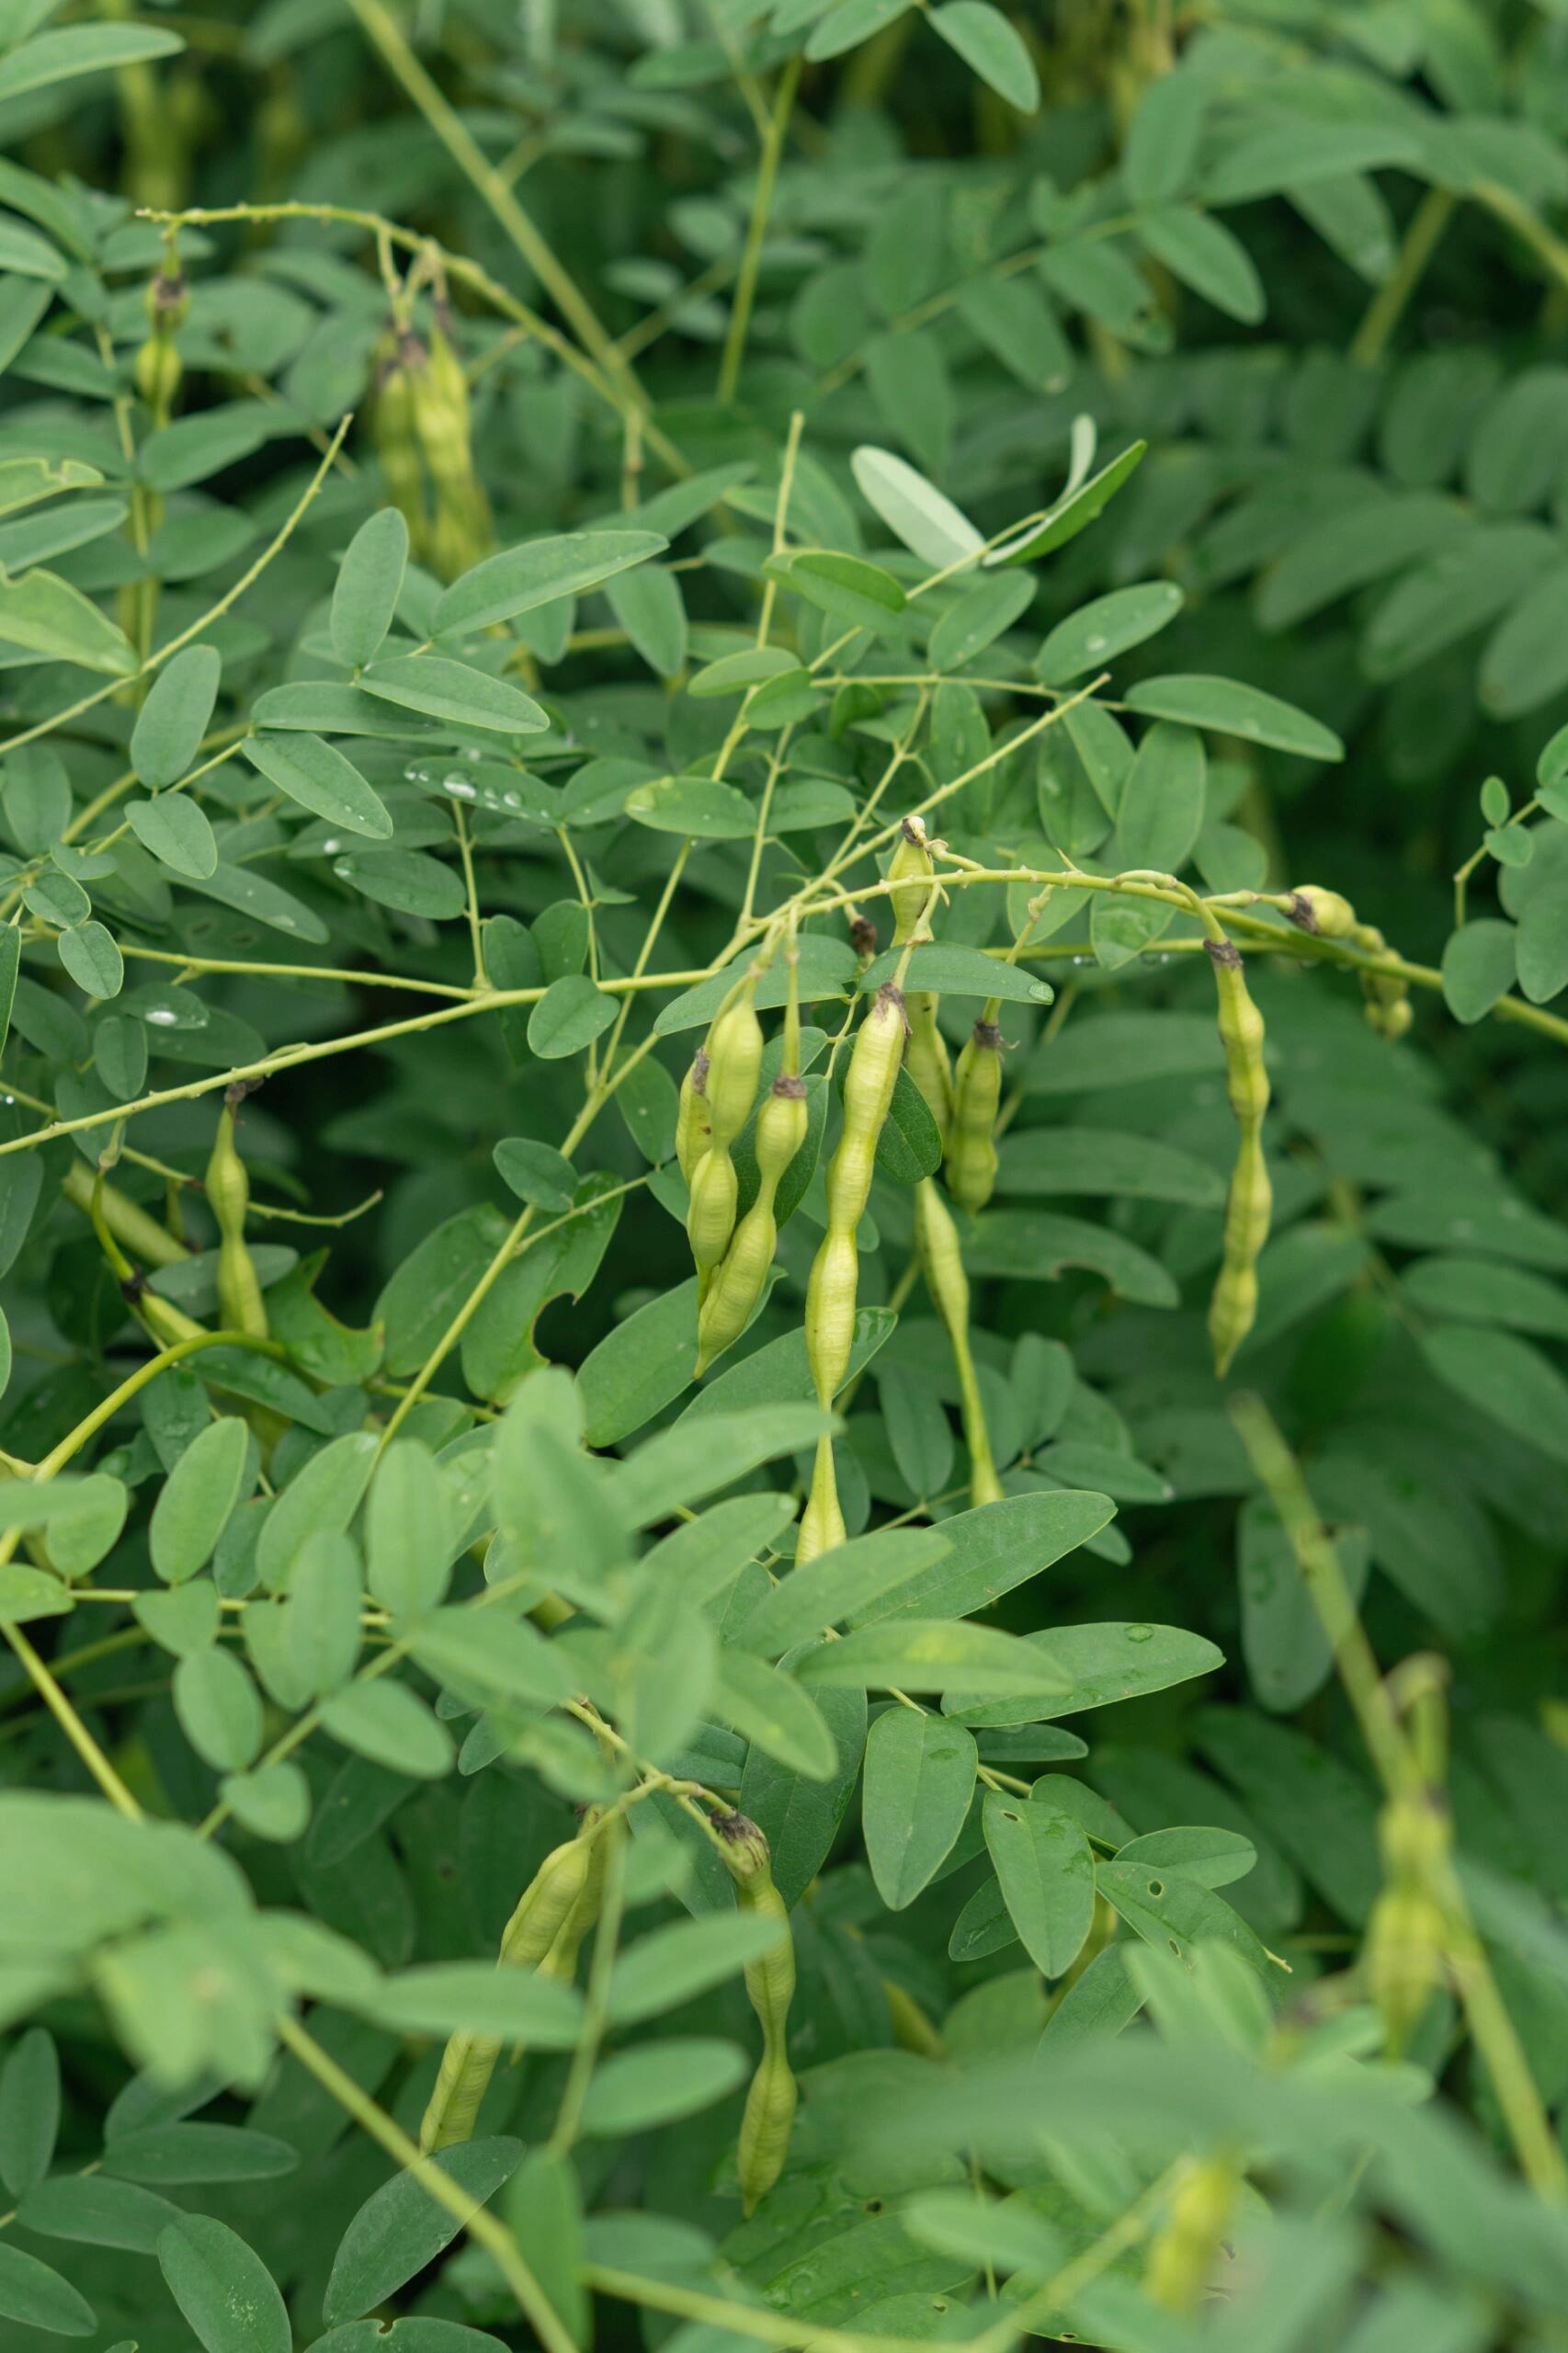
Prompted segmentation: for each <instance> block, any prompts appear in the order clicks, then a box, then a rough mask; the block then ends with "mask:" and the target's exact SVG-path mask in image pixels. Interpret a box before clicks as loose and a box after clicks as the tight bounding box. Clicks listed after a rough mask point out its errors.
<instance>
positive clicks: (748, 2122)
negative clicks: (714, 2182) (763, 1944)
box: [713, 1813, 796, 2214]
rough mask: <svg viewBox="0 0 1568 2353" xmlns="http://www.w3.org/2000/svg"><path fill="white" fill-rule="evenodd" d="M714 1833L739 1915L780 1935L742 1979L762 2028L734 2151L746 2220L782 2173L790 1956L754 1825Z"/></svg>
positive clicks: (736, 1817) (783, 1916)
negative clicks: (765, 1922)
mask: <svg viewBox="0 0 1568 2353" xmlns="http://www.w3.org/2000/svg"><path fill="white" fill-rule="evenodd" d="M713 1827H714V1830H715V1831H716V1833H717V1834H718V1838H719V1851H720V1853H721V1854H722V1856H723V1858H724V1861H725V1863H726V1864H727V1865H728V1867H729V1870H730V1874H731V1877H732V1878H733V1880H734V1882H735V1893H736V1898H737V1901H738V1904H739V1906H740V1909H741V1910H742V1911H743V1912H751V1913H754V1914H756V1915H757V1916H758V1917H760V1918H764V1919H772V1920H776V1921H777V1922H778V1926H779V1927H780V1929H781V1931H782V1934H781V1935H780V1938H779V1940H778V1943H777V1944H775V1945H773V1946H772V1947H770V1948H769V1949H768V1950H767V1952H765V1953H764V1954H763V1955H762V1956H761V1958H760V1959H759V1960H757V1961H750V1962H748V1964H747V1966H746V1972H745V1985H746V1993H747V1995H748V1996H749V1998H750V2001H751V2006H752V2008H753V2009H754V2010H755V2011H756V2016H757V2021H758V2023H759V2025H760V2026H761V2028H762V2059H761V2063H760V2064H759V2065H758V2067H757V2070H756V2075H754V2076H753V2077H752V2083H751V2089H750V2091H749V2092H748V2093H747V2096H746V2105H745V2114H744V2118H743V2120H742V2123H741V2133H740V2141H739V2144H738V2146H737V2149H736V2170H737V2172H738V2174H739V2177H740V2185H741V2200H742V2203H743V2205H744V2208H745V2211H746V2212H747V2213H748V2214H750V2213H752V2212H753V2211H755V2210H756V2207H757V2206H758V2205H759V2204H760V2203H761V2201H762V2200H763V2199H764V2198H766V2196H767V2192H768V2191H769V2190H770V2189H771V2188H772V2187H773V2185H774V2183H775V2182H776V2181H777V2180H778V2177H779V2175H780V2174H781V2173H782V2172H783V2170H784V2161H785V2158H786V2157H787V2156H788V2154H789V2151H790V2126H791V2124H792V2123H793V2121H794V2116H795V2102H796V2088H795V2078H794V2075H792V2073H791V2072H790V2054H789V2047H788V2040H787V2036H788V2028H789V2018H790V2002H791V2000H792V1999H793V1997H794V1992H795V1948H794V1944H793V1941H792V1939H791V1938H790V1915H789V1911H788V1908H787V1906H786V1904H785V1903H784V1899H783V1897H782V1896H781V1895H780V1894H779V1893H778V1889H777V1888H776V1887H775V1886H774V1884H773V1871H772V1861H771V1857H770V1855H769V1853H768V1847H767V1839H766V1838H765V1837H764V1836H763V1834H762V1832H761V1831H760V1830H759V1829H758V1827H757V1825H756V1823H755V1822H752V1821H749V1820H748V1819H747V1817H746V1816H745V1815H744V1813H732V1814H720V1815H718V1816H717V1817H716V1818H715V1820H714V1824H713Z"/></svg>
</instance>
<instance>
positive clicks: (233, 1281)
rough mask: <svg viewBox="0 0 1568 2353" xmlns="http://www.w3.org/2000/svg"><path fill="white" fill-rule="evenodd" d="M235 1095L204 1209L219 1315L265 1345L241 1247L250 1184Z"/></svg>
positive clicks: (223, 1120)
mask: <svg viewBox="0 0 1568 2353" xmlns="http://www.w3.org/2000/svg"><path fill="white" fill-rule="evenodd" d="M233 1100H234V1098H233V1092H231V1096H230V1098H229V1100H227V1101H226V1102H225V1104H224V1107H223V1109H222V1113H221V1114H220V1117H219V1120H218V1135H217V1140H216V1142H214V1144H213V1146H212V1156H211V1158H210V1160H209V1162H208V1164H207V1176H206V1179H205V1182H206V1188H207V1204H208V1207H209V1208H210V1210H211V1211H212V1214H213V1216H214V1218H215V1219H216V1220H217V1222H218V1312H219V1313H220V1314H221V1315H222V1319H223V1322H224V1323H225V1324H227V1325H228V1327H229V1329H230V1330H231V1331H234V1332H247V1333H249V1334H250V1336H251V1337H252V1338H253V1339H257V1340H265V1339H266V1338H267V1334H268V1326H267V1308H266V1304H265V1302H264V1301H263V1299H262V1295H261V1284H260V1282H259V1281H258V1280H257V1279H256V1262H255V1260H254V1259H253V1258H252V1256H251V1255H250V1251H249V1249H248V1248H247V1247H246V1245H245V1211H246V1209H247V1207H248V1206H249V1202H250V1179H249V1177H248V1176H246V1175H245V1165H244V1161H243V1160H242V1159H241V1158H240V1155H239V1150H238V1147H237V1146H236V1144H235V1142H234V1110H233Z"/></svg>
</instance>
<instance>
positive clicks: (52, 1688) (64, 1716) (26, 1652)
mask: <svg viewBox="0 0 1568 2353" xmlns="http://www.w3.org/2000/svg"><path fill="white" fill-rule="evenodd" d="M11 1534H12V1538H13V1548H14V1541H15V1531H14V1530H13V1531H11ZM9 1557H10V1555H9V1553H7V1554H6V1558H7V1559H9ZM6 1641H7V1642H8V1643H10V1645H11V1648H12V1649H13V1650H14V1651H15V1652H16V1654H17V1657H18V1658H19V1659H20V1660H21V1662H22V1665H24V1666H25V1667H26V1668H27V1671H28V1675H29V1676H30V1677H32V1681H33V1687H34V1688H35V1689H36V1691H37V1692H38V1694H39V1697H40V1699H42V1701H43V1702H44V1705H45V1706H46V1707H47V1708H48V1710H49V1711H50V1713H51V1716H52V1717H53V1718H54V1720H55V1722H56V1723H57V1724H58V1725H59V1726H60V1729H61V1731H62V1733H64V1734H65V1737H66V1739H67V1740H68V1741H69V1742H70V1743H71V1745H72V1747H73V1748H74V1750H75V1752H76V1754H77V1756H79V1757H80V1758H81V1760H82V1762H83V1764H84V1765H85V1767H86V1768H87V1770H88V1772H89V1773H90V1774H91V1775H92V1777H93V1779H94V1780H95V1781H97V1785H98V1787H99V1789H100V1790H102V1791H103V1793H104V1795H105V1797H106V1798H108V1802H109V1803H110V1805H112V1806H113V1807H114V1809H115V1811H116V1813H122V1814H123V1815H124V1816H125V1818H126V1820H127V1821H128V1822H140V1821H141V1819H142V1809H141V1807H140V1806H139V1805H138V1804H137V1802H136V1800H135V1799H134V1798H133V1797H132V1796H131V1791H130V1790H128V1789H127V1788H126V1786H125V1783H124V1782H123V1781H122V1780H121V1779H120V1778H119V1774H118V1773H117V1772H116V1771H115V1768H114V1767H113V1766H112V1765H111V1764H110V1763H109V1760H108V1757H107V1756H105V1755H104V1752H103V1750H102V1749H101V1748H100V1747H99V1746H98V1744H97V1741H96V1740H95V1739H94V1738H93V1735H92V1733H90V1732H89V1731H88V1730H87V1727H86V1725H85V1723H84V1722H82V1719H81V1717H80V1716H79V1715H78V1714H77V1713H76V1711H75V1709H74V1706H73V1705H72V1703H71V1701H70V1700H69V1699H67V1698H66V1696H65V1693H64V1692H63V1691H62V1689H61V1688H60V1686H59V1684H58V1683H57V1682H56V1681H55V1679H54V1677H53V1676H52V1675H51V1673H50V1671H49V1669H48V1667H47V1666H46V1665H44V1663H43V1661H42V1659H41V1658H40V1656H39V1654H38V1653H37V1651H35V1650H34V1648H33V1646H32V1644H31V1643H29V1642H28V1638H27V1636H26V1635H25V1634H24V1633H23V1631H22V1630H21V1628H20V1627H19V1626H12V1625H7V1626H6Z"/></svg>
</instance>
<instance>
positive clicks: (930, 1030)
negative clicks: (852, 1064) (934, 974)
mask: <svg viewBox="0 0 1568 2353" xmlns="http://www.w3.org/2000/svg"><path fill="white" fill-rule="evenodd" d="M906 1003H907V1006H908V1009H909V1043H908V1044H907V1046H906V1047H905V1048H904V1053H903V1066H904V1068H905V1070H907V1071H908V1073H909V1075H910V1077H911V1078H912V1079H913V1080H914V1081H915V1086H917V1087H918V1088H919V1089H920V1093H921V1097H922V1099H923V1100H924V1102H925V1105H926V1109H927V1110H928V1111H929V1112H930V1114H931V1117H932V1118H933V1119H934V1120H936V1122H937V1134H938V1135H939V1136H940V1137H941V1139H942V1144H943V1148H944V1150H945V1149H946V1146H947V1142H948V1135H949V1130H950V1128H951V1125H952V1117H953V1072H952V1063H951V1062H950V1061H949V1056H948V1041H947V1040H946V1039H945V1038H944V1037H943V1035H942V1033H941V1031H940V1030H939V1029H937V998H936V993H935V991H934V990H931V989H912V990H911V991H910V994H909V996H908V998H907V1000H906Z"/></svg>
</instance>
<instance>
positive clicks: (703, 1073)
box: [691, 1046, 709, 1095]
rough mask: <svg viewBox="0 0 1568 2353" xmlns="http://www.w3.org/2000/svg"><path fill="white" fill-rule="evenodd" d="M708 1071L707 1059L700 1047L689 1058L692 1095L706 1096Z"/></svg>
mask: <svg viewBox="0 0 1568 2353" xmlns="http://www.w3.org/2000/svg"><path fill="white" fill-rule="evenodd" d="M708 1071H709V1062H708V1057H707V1055H706V1054H705V1053H704V1052H703V1051H702V1049H701V1047H700V1046H699V1048H698V1049H697V1051H696V1053H695V1054H693V1056H692V1058H691V1091H692V1093H693V1094H694V1095H706V1094H707V1092H708Z"/></svg>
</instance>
